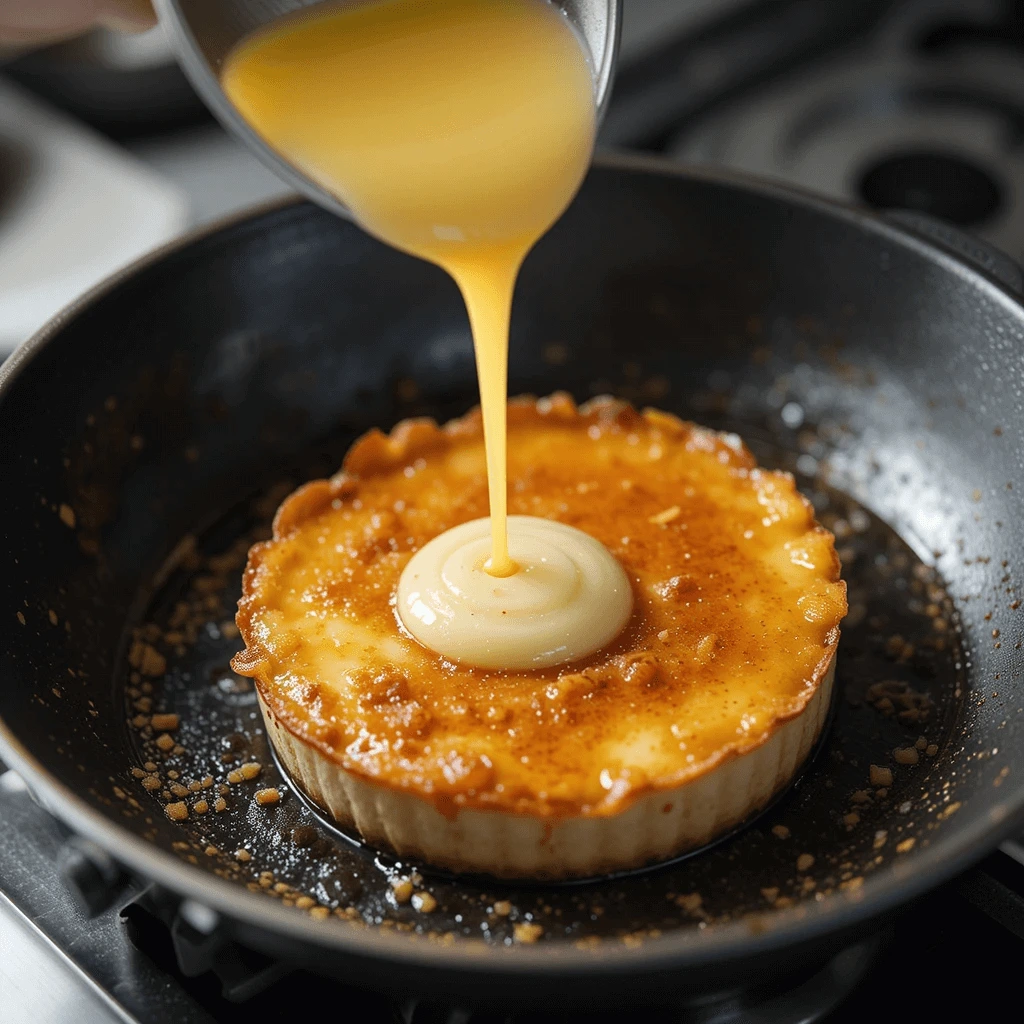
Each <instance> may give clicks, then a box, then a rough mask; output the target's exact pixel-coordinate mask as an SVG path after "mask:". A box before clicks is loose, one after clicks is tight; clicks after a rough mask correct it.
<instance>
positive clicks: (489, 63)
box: [222, 0, 621, 659]
mask: <svg viewBox="0 0 1024 1024" xmlns="http://www.w3.org/2000/svg"><path fill="white" fill-rule="evenodd" d="M222 84H223V86H224V89H225V91H226V93H227V94H228V96H229V97H230V98H231V100H232V101H233V102H234V104H235V105H236V107H237V108H238V110H239V111H240V112H241V114H242V115H243V116H244V117H245V118H246V120H247V121H248V122H249V123H250V124H251V125H252V126H253V127H254V128H255V129H256V131H257V132H258V133H259V134H260V135H261V136H262V137H263V138H264V139H265V140H266V141H267V142H268V143H269V144H270V145H271V146H272V147H273V148H274V149H275V150H277V152H279V153H280V154H281V155H282V156H283V157H285V159H287V160H288V161H289V162H290V163H292V164H293V165H295V166H296V167H298V168H299V169H300V170H302V171H303V172H304V173H305V174H306V175H307V176H308V177H309V178H311V179H312V180H314V181H316V182H317V183H318V184H319V185H321V186H322V187H323V188H325V189H326V190H327V191H329V192H331V193H332V194H334V195H336V196H337V197H338V198H339V199H340V200H341V201H342V202H343V203H344V204H345V205H346V206H347V207H348V208H349V210H351V212H352V214H353V216H354V217H355V219H356V220H357V221H358V222H359V223H360V224H361V225H362V226H363V227H364V228H365V229H366V230H368V231H369V232H371V233H372V234H374V235H375V236H377V237H378V238H380V239H382V240H383V241H385V242H387V243H389V244H390V245H393V246H395V247H396V248H399V249H402V250H404V251H406V252H409V253H411V254H413V255H415V256H419V257H421V258H423V259H427V260H430V261H431V262H433V263H436V264H438V265H440V266H441V267H443V268H444V269H445V270H446V271H448V273H449V274H451V276H452V277H453V278H454V279H455V281H456V282H457V284H458V285H459V288H460V290H461V292H462V295H463V297H464V299H465V302H466V308H467V310H468V312H469V319H470V325H471V327H472V331H473V341H474V347H475V350H476V361H477V373H478V378H479V384H480V398H481V407H482V410H483V418H484V431H485V441H486V454H487V474H488V489H489V502H490V528H491V545H490V552H489V557H487V556H486V555H485V556H484V557H482V558H481V559H479V562H480V564H479V565H477V564H476V563H475V562H474V564H473V565H472V566H471V567H470V570H471V571H469V572H468V575H467V576H466V578H465V579H463V580H462V581H461V587H460V589H463V590H464V589H465V588H467V587H468V591H466V593H467V594H468V605H467V607H470V606H472V604H473V600H474V591H478V592H479V595H480V596H481V599H484V600H486V599H487V598H488V595H489V596H490V597H491V598H493V589H488V587H489V584H493V583H494V582H495V578H496V577H497V578H503V577H512V576H514V575H516V574H519V573H521V572H522V571H523V569H522V567H521V566H519V565H517V564H516V562H515V561H514V560H513V559H512V558H511V557H510V555H509V541H508V521H507V496H506V422H505V420H506V399H507V370H508V332H509V320H510V315H511V308H512V294H513V291H514V288H515V281H516V277H517V275H518V272H519V268H520V266H521V264H522V262H523V259H524V258H525V256H526V254H527V253H528V252H529V251H530V249H531V248H532V247H533V245H534V244H535V243H536V241H537V240H538V239H539V238H540V237H541V236H542V235H543V234H544V232H546V231H547V230H548V228H549V227H551V225H552V224H553V223H554V222H555V220H556V219H557V218H558V217H559V216H560V215H561V214H562V212H563V211H564V210H565V208H566V207H567V206H568V204H569V202H570V200H571V199H572V197H573V196H574V195H575V193H576V191H577V189H578V188H579V186H580V183H581V182H582V180H583V176H584V174H585V173H586V170H587V167H588V165H589V162H590V156H591V152H592V149H593V142H594V132H595V105H594V92H593V84H592V77H591V73H590V68H589V66H588V63H587V58H586V54H585V52H584V49H583V46H582V44H581V42H580V40H579V39H578V38H577V36H576V34H575V33H574V31H573V30H572V28H571V26H570V25H569V23H568V22H567V21H566V19H565V17H564V15H563V14H562V12H561V11H560V10H558V9H557V8H556V7H554V6H553V5H551V4H550V3H547V2H545V0H369V2H362V3H355V4H353V3H344V4H327V5H324V6H322V7H317V8H314V9H313V10H312V11H309V12H303V13H301V14H300V15H298V16H296V17H292V18H288V19H285V20H284V21H282V22H279V23H277V24H275V25H274V26H272V27H270V28H269V29H267V30H264V31H261V32H258V33H256V34H254V35H253V36H251V37H249V38H248V39H245V40H243V41H242V43H240V44H239V46H238V47H236V49H235V50H234V51H233V52H232V53H231V54H230V55H229V56H228V58H227V59H226V61H225V64H224V68H223V72H222ZM540 528H541V529H544V528H543V527H540ZM549 540H550V542H551V544H552V545H553V546H554V547H556V548H561V549H562V550H563V551H564V550H565V545H566V544H569V545H570V547H571V544H572V540H571V538H570V539H567V538H566V536H565V535H564V534H562V533H557V534H554V533H553V534H552V535H551V537H550V538H549ZM595 543H596V542H595ZM513 547H515V545H513ZM566 553H567V554H569V555H570V556H571V555H572V554H573V552H572V551H571V550H569V551H567V552H566ZM608 557H611V556H608ZM554 562H557V563H558V564H559V565H562V564H563V563H564V565H567V566H571V567H577V568H572V569H571V570H570V569H566V570H565V571H566V572H569V571H572V572H578V571H579V570H578V566H579V565H580V564H583V563H585V562H586V559H585V558H576V559H574V558H573V557H569V558H568V559H565V560H560V559H555V560H554ZM550 575H551V578H552V580H554V579H556V577H557V576H558V572H557V571H556V570H554V569H552V572H551V574H550ZM588 582H589V584H590V585H591V586H600V583H599V582H598V581H597V580H593V581H588V580H586V579H583V578H580V579H576V578H575V577H573V579H571V580H565V579H563V580H562V581H561V582H560V583H557V584H553V586H554V587H555V589H554V591H553V594H557V593H568V592H569V591H571V590H574V589H579V587H584V588H585V587H586V586H587V584H588ZM416 590H417V592H418V593H421V594H422V592H423V591H422V588H416ZM620 600H621V599H620ZM588 607H590V606H588ZM423 608H424V605H423V601H422V597H421V598H420V599H419V609H420V610H421V611H422V609H423ZM429 611H430V610H429V609H428V613H429ZM399 613H400V615H401V617H402V618H403V622H405V624H406V625H407V626H413V625H414V622H413V620H414V619H416V621H421V620H420V619H417V614H416V613H415V612H413V611H412V609H411V608H402V607H400V608H399ZM438 613H440V614H441V622H440V625H441V626H442V627H443V626H444V614H445V611H444V609H435V610H434V611H433V614H435V615H437V614H438ZM460 614H461V613H460ZM466 614H468V612H467V613H466ZM589 614H591V615H592V614H593V608H592V607H590V610H589ZM428 617H429V614H428ZM506 621H507V617H506ZM581 621H582V620H581ZM499 626H500V623H499ZM411 631H412V632H413V633H414V634H417V629H415V628H412V629H411ZM456 632H458V631H456ZM436 633H437V631H436V630H434V631H432V632H431V639H430V641H429V642H430V643H433V644H439V645H441V646H440V647H436V648H435V649H439V650H441V647H445V645H446V643H447V641H446V640H445V636H446V634H445V631H444V629H443V628H442V629H441V633H440V635H439V636H435V634H436ZM599 639H600V638H599ZM610 639H611V637H607V638H604V639H603V643H607V642H608V640H610ZM424 640H425V641H426V637H424ZM510 642H511V641H510ZM603 643H602V644H600V645H599V646H603ZM591 649H596V648H591ZM510 651H511V648H510ZM441 653H443V654H446V655H448V656H450V657H453V658H455V659H459V657H460V648H459V643H458V641H457V639H452V640H451V642H450V643H448V645H447V647H445V649H443V650H441ZM585 653H589V651H581V652H579V653H578V655H577V656H582V654H585ZM510 657H511V653H510Z"/></svg>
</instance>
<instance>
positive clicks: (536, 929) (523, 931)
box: [512, 921, 544, 943]
mask: <svg viewBox="0 0 1024 1024" xmlns="http://www.w3.org/2000/svg"><path fill="white" fill-rule="evenodd" d="M543 934H544V929H543V928H542V927H541V926H540V925H539V924H535V923H534V922H533V921H520V922H519V924H516V925H513V926H512V937H513V938H514V939H515V940H516V942H526V943H533V942H536V941H537V940H538V939H539V938H540V937H541V936H542V935H543Z"/></svg>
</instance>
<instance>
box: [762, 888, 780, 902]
mask: <svg viewBox="0 0 1024 1024" xmlns="http://www.w3.org/2000/svg"><path fill="white" fill-rule="evenodd" d="M761 895H762V896H763V897H764V898H765V899H766V900H767V901H768V902H769V903H774V902H775V901H776V900H777V899H778V898H779V887H778V886H777V885H772V886H769V887H768V888H767V889H762V890H761Z"/></svg>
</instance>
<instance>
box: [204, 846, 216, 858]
mask: <svg viewBox="0 0 1024 1024" xmlns="http://www.w3.org/2000/svg"><path fill="white" fill-rule="evenodd" d="M203 853H205V854H206V856H207V857H216V856H217V854H218V853H220V850H218V849H217V847H216V846H208V847H207V848H206V849H205V850H203Z"/></svg>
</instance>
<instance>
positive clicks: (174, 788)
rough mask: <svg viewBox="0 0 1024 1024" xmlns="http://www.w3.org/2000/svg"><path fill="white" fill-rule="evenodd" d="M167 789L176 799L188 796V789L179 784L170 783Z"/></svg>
mask: <svg viewBox="0 0 1024 1024" xmlns="http://www.w3.org/2000/svg"><path fill="white" fill-rule="evenodd" d="M167 788H168V789H169V790H170V791H171V792H172V793H173V794H174V795H175V796H177V797H182V796H188V787H186V786H183V785H182V784H181V783H180V782H172V783H171V784H170V785H169V786H168V787H167Z"/></svg>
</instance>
